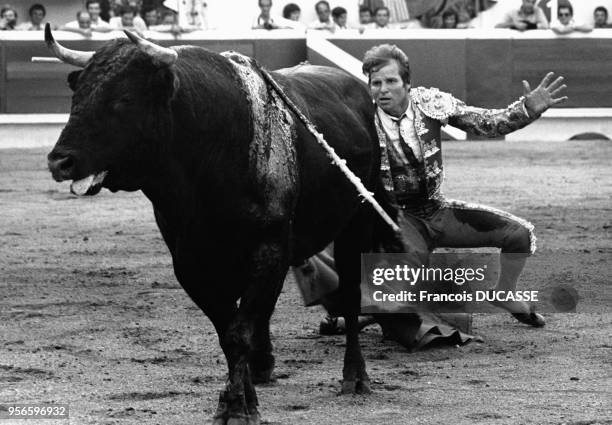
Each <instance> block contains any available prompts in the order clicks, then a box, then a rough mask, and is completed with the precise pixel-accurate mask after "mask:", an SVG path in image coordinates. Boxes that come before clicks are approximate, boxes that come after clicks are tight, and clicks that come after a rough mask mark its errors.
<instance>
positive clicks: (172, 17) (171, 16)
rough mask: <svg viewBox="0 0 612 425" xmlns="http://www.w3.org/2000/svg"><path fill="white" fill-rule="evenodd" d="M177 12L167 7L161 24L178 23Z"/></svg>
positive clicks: (162, 15)
mask: <svg viewBox="0 0 612 425" xmlns="http://www.w3.org/2000/svg"><path fill="white" fill-rule="evenodd" d="M177 18H178V17H177V16H176V12H175V11H173V10H170V9H166V10H164V11H163V12H162V14H161V23H160V25H177V21H178V19H177Z"/></svg>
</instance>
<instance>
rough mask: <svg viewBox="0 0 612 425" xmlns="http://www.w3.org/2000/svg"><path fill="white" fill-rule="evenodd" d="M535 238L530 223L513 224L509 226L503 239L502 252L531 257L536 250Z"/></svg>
mask: <svg viewBox="0 0 612 425" xmlns="http://www.w3.org/2000/svg"><path fill="white" fill-rule="evenodd" d="M535 242H536V238H535V234H534V229H533V225H532V224H531V223H527V222H526V223H525V224H523V223H515V224H513V225H512V226H509V227H508V229H507V233H506V235H505V237H504V243H503V246H502V252H503V253H506V254H527V255H531V254H533V253H534V252H535V249H536V244H535Z"/></svg>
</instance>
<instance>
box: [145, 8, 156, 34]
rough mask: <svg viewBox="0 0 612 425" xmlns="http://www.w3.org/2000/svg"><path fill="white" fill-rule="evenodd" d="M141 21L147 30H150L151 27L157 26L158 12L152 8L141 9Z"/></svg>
mask: <svg viewBox="0 0 612 425" xmlns="http://www.w3.org/2000/svg"><path fill="white" fill-rule="evenodd" d="M142 19H143V20H144V23H145V25H146V26H147V28H149V29H151V27H152V26H156V25H159V10H157V8H155V7H153V6H149V7H148V8H146V9H143V11H142Z"/></svg>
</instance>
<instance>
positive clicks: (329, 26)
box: [308, 18, 335, 31]
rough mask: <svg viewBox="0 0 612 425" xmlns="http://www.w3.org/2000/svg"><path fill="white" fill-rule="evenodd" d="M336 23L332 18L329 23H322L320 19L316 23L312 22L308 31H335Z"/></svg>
mask: <svg viewBox="0 0 612 425" xmlns="http://www.w3.org/2000/svg"><path fill="white" fill-rule="evenodd" d="M334 25H335V24H334V21H332V19H331V18H329V19H328V21H327V22H321V21H319V20H318V19H317V20H316V21H312V22H311V23H310V24H308V29H309V30H329V31H333V30H334Z"/></svg>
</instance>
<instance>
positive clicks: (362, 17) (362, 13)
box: [359, 6, 372, 25]
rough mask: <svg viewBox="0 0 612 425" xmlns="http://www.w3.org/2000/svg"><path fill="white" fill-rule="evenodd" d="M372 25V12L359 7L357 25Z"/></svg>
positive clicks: (365, 7) (364, 7)
mask: <svg viewBox="0 0 612 425" xmlns="http://www.w3.org/2000/svg"><path fill="white" fill-rule="evenodd" d="M370 23H372V11H371V10H370V8H369V7H368V6H359V25H368V24H370Z"/></svg>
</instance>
